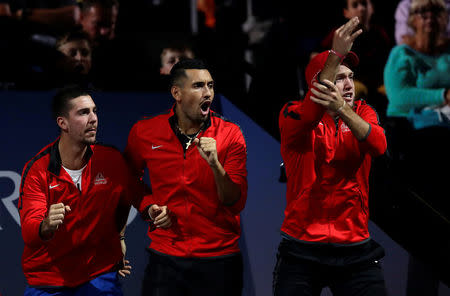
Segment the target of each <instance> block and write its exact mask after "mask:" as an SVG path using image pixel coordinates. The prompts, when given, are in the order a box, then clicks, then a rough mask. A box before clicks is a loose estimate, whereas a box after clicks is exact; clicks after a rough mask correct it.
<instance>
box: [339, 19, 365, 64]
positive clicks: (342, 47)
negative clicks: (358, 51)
mask: <svg viewBox="0 0 450 296" xmlns="http://www.w3.org/2000/svg"><path fill="white" fill-rule="evenodd" d="M358 25H359V19H358V17H354V18H352V19H351V20H349V21H348V22H346V23H345V24H344V25H342V26H341V27H339V29H337V30H336V31H335V32H334V37H333V46H332V50H333V51H334V52H336V53H337V54H339V55H342V56H345V55H347V54H348V52H349V51H350V49H351V48H352V46H353V42H354V41H355V39H356V38H357V37H358V36H359V35H361V33H362V32H363V30H362V29H359V30H356V29H357V27H358ZM355 30H356V31H355Z"/></svg>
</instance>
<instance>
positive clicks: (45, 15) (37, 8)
mask: <svg viewBox="0 0 450 296" xmlns="http://www.w3.org/2000/svg"><path fill="white" fill-rule="evenodd" d="M0 16H7V17H11V18H14V19H17V20H26V21H28V22H31V23H35V24H41V25H45V26H49V27H50V29H51V30H57V31H64V30H70V29H73V28H74V27H75V26H76V25H78V24H79V22H80V8H79V7H78V5H77V2H76V1H75V0H63V1H56V2H55V1H13V0H2V3H0Z"/></svg>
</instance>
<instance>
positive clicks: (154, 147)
mask: <svg viewBox="0 0 450 296" xmlns="http://www.w3.org/2000/svg"><path fill="white" fill-rule="evenodd" d="M159 147H162V145H159V146H154V145H152V150H155V149H158V148H159Z"/></svg>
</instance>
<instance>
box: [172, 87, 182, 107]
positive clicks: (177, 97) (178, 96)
mask: <svg viewBox="0 0 450 296" xmlns="http://www.w3.org/2000/svg"><path fill="white" fill-rule="evenodd" d="M170 93H171V94H172V97H173V98H174V99H175V101H177V103H179V102H181V88H180V87H179V86H178V85H173V86H172V87H171V88H170Z"/></svg>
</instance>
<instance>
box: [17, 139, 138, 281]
mask: <svg viewBox="0 0 450 296" xmlns="http://www.w3.org/2000/svg"><path fill="white" fill-rule="evenodd" d="M58 143H59V139H58V140H56V141H55V142H53V143H51V144H49V145H48V146H46V147H45V148H43V149H42V150H41V151H40V152H39V153H38V154H37V155H36V156H35V157H34V158H33V159H31V160H30V161H29V162H28V163H27V164H26V165H25V167H24V170H23V173H22V182H21V185H20V199H19V205H18V206H19V213H20V219H21V227H22V236H23V240H24V242H25V248H24V251H23V256H22V267H23V271H24V274H25V277H26V280H27V282H28V284H29V285H30V286H64V287H74V286H78V285H80V284H82V283H85V282H88V281H90V280H92V279H93V278H95V277H97V276H98V275H100V274H102V273H105V272H109V271H112V270H114V268H115V266H116V264H117V263H118V262H120V261H121V259H122V257H123V255H122V251H121V247H120V230H121V228H122V227H123V226H124V225H125V223H126V219H127V216H128V211H129V208H130V205H131V204H133V205H134V206H135V207H138V206H139V202H140V199H141V198H142V195H141V196H139V195H140V193H139V190H138V189H137V187H136V183H135V182H133V179H132V177H131V176H132V175H131V174H130V172H129V170H128V167H127V165H126V163H125V161H124V159H123V158H122V155H121V153H120V152H119V151H117V150H116V149H114V148H110V147H106V146H101V145H91V146H88V147H87V151H86V155H85V157H86V159H87V160H88V161H87V165H86V167H85V168H84V170H83V172H82V177H81V178H82V186H81V187H82V190H81V191H79V190H78V188H77V187H76V186H75V185H74V183H73V181H72V178H71V177H70V176H69V174H68V173H67V172H66V171H65V169H64V168H63V167H62V166H61V157H60V154H59V149H58ZM57 203H63V204H64V205H68V206H70V208H71V211H70V212H67V213H66V214H65V217H64V222H63V224H62V225H60V226H59V228H58V229H57V230H56V231H55V233H54V236H53V237H52V238H51V239H50V240H42V238H41V237H40V235H39V229H40V224H41V222H42V221H43V219H44V218H45V217H46V216H47V214H48V210H49V208H50V205H52V204H57Z"/></svg>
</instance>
